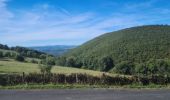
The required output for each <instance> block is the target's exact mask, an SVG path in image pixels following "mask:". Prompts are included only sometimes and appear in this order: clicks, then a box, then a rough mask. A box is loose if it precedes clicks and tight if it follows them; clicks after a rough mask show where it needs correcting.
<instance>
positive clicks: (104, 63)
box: [99, 57, 114, 71]
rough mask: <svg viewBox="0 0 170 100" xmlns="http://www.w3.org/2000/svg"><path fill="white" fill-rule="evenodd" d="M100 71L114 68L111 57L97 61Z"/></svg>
mask: <svg viewBox="0 0 170 100" xmlns="http://www.w3.org/2000/svg"><path fill="white" fill-rule="evenodd" d="M99 63H100V65H99V66H100V71H109V70H110V69H111V68H113V67H114V64H113V60H112V58H111V57H103V58H101V59H100V60H99Z"/></svg>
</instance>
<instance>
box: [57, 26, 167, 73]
mask: <svg viewBox="0 0 170 100" xmlns="http://www.w3.org/2000/svg"><path fill="white" fill-rule="evenodd" d="M169 51H170V26H168V25H149V26H140V27H132V28H127V29H123V30H119V31H115V32H111V33H107V34H104V35H102V36H99V37H97V38H95V39H92V40H90V41H88V42H86V43H85V44H83V45H81V46H79V47H77V48H75V49H73V50H71V51H70V52H68V53H66V54H65V55H64V56H63V57H65V59H68V58H69V57H74V59H76V62H74V63H79V65H80V66H79V67H83V68H88V69H93V70H101V71H109V70H110V69H113V68H114V67H116V66H117V68H118V69H119V68H120V69H123V70H124V71H123V73H125V74H132V73H137V72H139V73H143V74H151V73H152V74H157V73H158V72H159V73H161V72H163V70H165V69H169V66H168V67H165V66H167V64H165V62H164V61H163V62H162V61H158V62H154V64H157V66H155V65H154V64H152V61H151V60H156V61H157V60H158V59H162V60H165V59H168V60H169V59H170V52H169ZM103 57H110V58H107V59H106V58H103ZM62 61H63V60H62ZM59 62H60V61H59ZM125 62H132V63H133V65H134V66H135V68H134V72H133V71H132V67H133V66H129V65H127V64H129V63H127V64H125ZM65 63H66V62H65ZM122 63H123V64H122ZM132 63H131V64H132ZM118 66H119V67H118ZM124 66H127V67H124ZM136 66H137V67H138V68H136ZM160 66H161V67H160ZM163 66H164V67H163ZM156 67H160V68H161V69H158V68H156ZM121 73H122V72H121Z"/></svg>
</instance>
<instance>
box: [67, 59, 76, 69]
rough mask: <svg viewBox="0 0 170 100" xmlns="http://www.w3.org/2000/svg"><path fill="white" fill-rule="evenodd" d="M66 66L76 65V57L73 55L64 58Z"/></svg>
mask: <svg viewBox="0 0 170 100" xmlns="http://www.w3.org/2000/svg"><path fill="white" fill-rule="evenodd" d="M66 66H68V67H75V66H76V59H75V57H68V58H67V59H66Z"/></svg>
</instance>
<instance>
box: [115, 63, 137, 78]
mask: <svg viewBox="0 0 170 100" xmlns="http://www.w3.org/2000/svg"><path fill="white" fill-rule="evenodd" d="M134 68H135V66H134V64H133V63H131V62H128V61H123V62H121V63H119V64H117V65H116V66H115V68H114V70H115V72H117V73H120V74H126V75H132V74H134V72H135V71H134Z"/></svg>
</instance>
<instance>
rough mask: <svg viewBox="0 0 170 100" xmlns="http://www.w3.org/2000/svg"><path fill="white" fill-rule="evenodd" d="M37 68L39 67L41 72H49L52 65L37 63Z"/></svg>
mask: <svg viewBox="0 0 170 100" xmlns="http://www.w3.org/2000/svg"><path fill="white" fill-rule="evenodd" d="M39 69H40V71H41V73H43V74H49V73H51V69H52V65H47V64H46V65H43V64H39Z"/></svg>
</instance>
